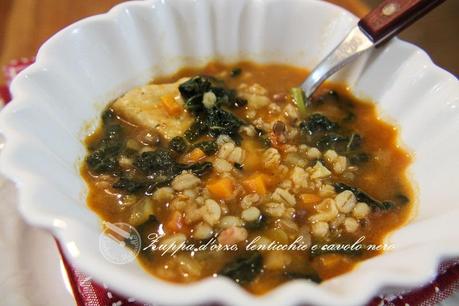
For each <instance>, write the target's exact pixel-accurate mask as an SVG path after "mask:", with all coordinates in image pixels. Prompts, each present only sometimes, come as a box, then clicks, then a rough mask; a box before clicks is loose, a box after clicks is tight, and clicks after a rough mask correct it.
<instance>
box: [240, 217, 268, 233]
mask: <svg viewBox="0 0 459 306" xmlns="http://www.w3.org/2000/svg"><path fill="white" fill-rule="evenodd" d="M265 225H266V217H265V216H264V215H263V214H260V216H259V217H258V219H257V220H255V221H250V222H246V223H245V228H246V229H249V230H259V229H262V228H263V227H265Z"/></svg>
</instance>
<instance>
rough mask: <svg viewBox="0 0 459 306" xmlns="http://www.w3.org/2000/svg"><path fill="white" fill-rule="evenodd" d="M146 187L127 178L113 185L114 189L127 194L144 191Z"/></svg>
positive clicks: (120, 179) (142, 183)
mask: <svg viewBox="0 0 459 306" xmlns="http://www.w3.org/2000/svg"><path fill="white" fill-rule="evenodd" d="M145 187H146V186H145V183H144V182H139V181H136V180H133V179H128V178H125V177H121V178H119V179H118V181H117V182H116V183H114V184H113V188H115V189H119V190H124V191H126V192H127V193H136V192H139V191H142V190H143V189H144V188H145Z"/></svg>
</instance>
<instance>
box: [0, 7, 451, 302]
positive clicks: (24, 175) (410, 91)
mask: <svg viewBox="0 0 459 306" xmlns="http://www.w3.org/2000/svg"><path fill="white" fill-rule="evenodd" d="M355 23H356V18H355V17H354V16H352V15H351V14H349V13H348V12H346V11H344V10H342V9H340V8H338V7H336V6H333V5H330V4H327V3H324V2H320V1H308V0H266V1H260V0H231V1H223V0H195V1H189V0H169V1H160V0H156V1H155V0H154V1H142V2H138V1H134V2H129V3H125V4H122V5H119V6H117V7H115V8H114V9H113V10H111V11H110V12H109V13H107V14H104V15H99V16H95V17H91V18H88V19H85V20H83V21H80V22H77V23H76V24H74V25H72V26H70V27H68V28H66V29H64V30H63V31H61V32H59V33H58V34H56V35H55V36H54V37H53V38H51V39H50V40H49V41H48V42H47V43H46V44H45V45H44V46H43V47H42V48H41V49H40V51H39V54H38V57H37V62H36V63H35V64H34V65H32V66H31V67H30V68H28V69H27V70H25V71H24V72H22V73H21V74H20V75H19V76H18V77H17V78H16V79H15V80H14V82H13V84H12V93H13V97H14V100H13V102H12V103H11V104H10V105H8V106H7V107H6V108H5V109H4V110H3V111H2V112H1V114H0V131H1V133H2V134H3V135H4V136H5V137H6V146H5V147H4V149H3V151H2V152H1V156H0V162H1V164H0V166H1V171H2V172H3V173H4V174H5V175H6V176H7V177H9V178H10V179H11V180H13V181H14V182H15V183H16V185H17V187H18V189H19V194H20V196H19V200H20V203H19V209H20V211H21V212H22V214H23V215H24V217H25V218H26V219H27V221H28V222H30V223H31V224H34V225H36V226H40V227H44V228H46V229H48V230H49V231H51V232H52V233H53V234H54V235H55V236H56V237H57V238H58V239H59V240H60V241H61V242H62V245H63V246H64V250H65V252H66V253H67V255H68V256H69V257H70V258H71V260H72V261H73V262H74V264H76V265H77V266H78V267H79V268H80V269H82V270H83V271H85V272H87V273H89V274H90V275H92V276H93V277H94V278H95V279H97V280H99V281H103V282H105V283H106V284H108V285H109V286H110V287H111V288H113V289H114V290H118V291H119V292H121V293H123V294H125V295H128V296H134V297H136V298H138V299H140V300H144V301H146V302H158V303H161V304H167V305H185V304H186V305H190V304H197V303H203V302H215V301H217V302H221V303H223V304H228V305H254V306H255V305H263V306H269V305H295V304H298V303H308V304H316V305H328V306H330V305H357V304H361V303H363V302H365V301H366V300H368V299H369V298H370V297H372V296H373V295H375V294H376V293H378V292H380V290H381V289H383V288H386V290H387V288H388V287H390V288H401V287H404V288H411V287H413V286H417V285H421V284H422V283H424V282H426V281H428V280H429V279H431V278H432V277H433V276H434V275H435V272H436V268H437V265H438V263H439V261H440V260H441V259H442V258H445V257H448V256H453V255H454V256H457V255H459V244H458V243H457V241H459V205H458V204H459V192H458V190H459V182H458V180H459V178H458V177H459V176H458V171H459V158H458V157H457V152H459V138H458V137H457V136H458V135H459V108H458V105H459V86H458V81H457V80H456V79H455V78H454V77H453V76H452V75H450V74H448V73H447V72H445V71H443V70H441V69H440V68H438V67H436V66H435V65H434V64H433V63H432V62H431V60H430V59H429V57H428V56H427V55H426V54H425V53H424V52H423V51H422V50H420V49H418V48H417V47H415V46H413V45H410V44H408V43H405V42H402V41H400V40H397V39H395V40H393V41H391V42H390V43H389V44H387V45H386V46H384V47H383V48H381V49H379V50H377V51H374V52H373V53H372V54H370V55H369V56H367V57H366V58H362V59H361V60H360V61H359V62H357V63H355V64H354V65H352V67H350V68H349V69H347V71H345V72H343V73H341V74H339V75H338V76H337V78H338V79H340V80H343V81H346V82H348V83H349V84H350V85H351V87H352V88H353V91H354V93H355V94H356V95H358V96H360V97H365V98H371V99H373V100H374V101H377V103H378V105H379V108H380V110H381V114H382V116H383V117H384V118H386V119H390V120H392V121H394V122H396V123H397V124H398V125H400V126H401V138H402V141H403V143H404V144H406V146H407V147H408V148H409V149H410V150H411V151H413V152H414V153H415V162H414V164H413V166H412V167H411V168H410V171H411V173H412V177H413V179H414V182H416V184H417V185H418V187H419V197H418V212H417V215H416V217H415V218H414V219H413V220H412V221H411V222H410V223H409V224H408V225H406V226H405V227H403V228H402V229H400V230H398V231H396V232H395V233H394V234H393V235H391V237H390V239H389V242H391V243H394V244H395V245H396V249H395V250H394V251H391V252H387V253H385V254H384V255H382V256H378V257H375V258H372V259H370V260H367V261H365V262H364V263H362V264H360V265H359V266H358V267H357V268H356V269H355V270H353V271H352V272H350V273H347V274H345V275H342V276H339V277H336V278H334V279H333V280H330V281H326V282H324V283H322V284H321V285H315V284H311V283H309V282H306V281H300V280H298V281H292V282H289V283H287V284H285V285H283V286H281V287H279V288H277V289H276V290H274V291H272V292H270V293H269V294H267V295H264V296H261V297H255V296H252V295H250V294H249V293H247V292H245V291H244V290H243V289H241V288H240V287H238V286H237V285H236V284H234V283H233V282H232V281H230V280H228V279H225V278H214V279H206V280H203V281H200V282H197V283H194V284H191V285H186V286H183V285H174V284H171V283H166V282H164V281H161V280H158V279H154V278H152V277H151V276H150V275H147V274H146V273H145V272H144V271H143V270H141V268H140V267H139V266H138V265H137V264H136V263H132V264H129V265H113V264H111V263H109V262H108V261H106V260H105V259H104V258H103V257H102V255H101V254H100V252H99V248H98V237H99V233H100V229H101V227H100V221H99V220H98V218H97V217H96V215H95V214H94V213H92V212H91V211H90V210H89V209H88V208H87V207H86V203H85V195H86V187H85V184H84V183H83V181H82V179H81V177H80V175H79V165H80V163H81V160H82V158H83V157H84V155H85V148H84V146H83V144H82V142H81V140H82V139H83V137H84V136H85V135H86V133H87V132H88V129H87V128H84V127H85V125H86V126H87V123H88V122H91V123H94V122H96V119H97V118H98V116H99V114H100V111H101V109H102V107H103V106H104V105H106V104H107V103H108V102H109V101H111V100H112V99H114V98H116V97H117V96H118V95H120V94H121V93H123V92H125V91H127V90H129V89H130V88H132V87H134V86H136V85H141V84H144V83H146V82H147V81H148V80H150V79H151V78H152V77H155V76H158V75H164V74H168V73H172V72H174V71H176V70H177V69H178V68H179V67H183V66H189V65H197V64H202V63H205V62H206V61H208V60H209V59H220V60H224V61H236V60H239V59H252V60H255V61H258V62H270V61H275V62H282V63H290V64H295V65H299V66H305V67H309V68H312V67H313V66H314V65H315V64H316V63H317V62H318V61H319V60H320V59H321V58H322V57H323V56H324V55H325V54H326V53H327V52H328V51H329V50H331V49H332V48H333V46H335V45H336V44H337V43H338V42H339V41H340V39H341V38H342V37H343V36H344V35H345V34H346V32H347V30H348V29H350V27H351V26H352V25H354V24H355ZM91 127H92V128H93V127H94V124H92V125H91ZM24 247H26V246H24Z"/></svg>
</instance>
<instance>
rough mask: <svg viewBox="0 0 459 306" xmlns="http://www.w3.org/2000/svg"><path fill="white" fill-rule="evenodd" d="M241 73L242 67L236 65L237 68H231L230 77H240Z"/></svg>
mask: <svg viewBox="0 0 459 306" xmlns="http://www.w3.org/2000/svg"><path fill="white" fill-rule="evenodd" d="M241 73H242V69H241V68H239V67H235V68H233V69H231V72H230V77H232V78H235V77H238V76H240V75H241Z"/></svg>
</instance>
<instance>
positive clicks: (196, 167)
mask: <svg viewBox="0 0 459 306" xmlns="http://www.w3.org/2000/svg"><path fill="white" fill-rule="evenodd" d="M186 170H190V171H191V172H193V174H194V175H196V176H203V175H205V174H207V173H209V172H210V170H212V163H211V162H203V163H197V164H193V165H191V166H188V167H187V168H186Z"/></svg>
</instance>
